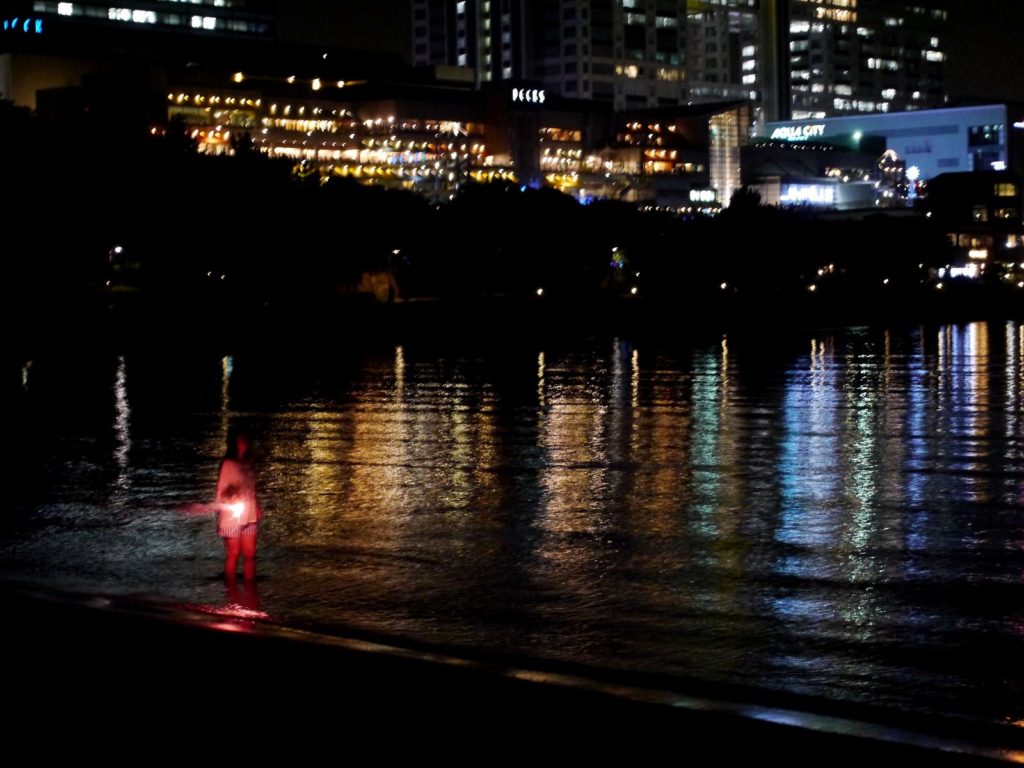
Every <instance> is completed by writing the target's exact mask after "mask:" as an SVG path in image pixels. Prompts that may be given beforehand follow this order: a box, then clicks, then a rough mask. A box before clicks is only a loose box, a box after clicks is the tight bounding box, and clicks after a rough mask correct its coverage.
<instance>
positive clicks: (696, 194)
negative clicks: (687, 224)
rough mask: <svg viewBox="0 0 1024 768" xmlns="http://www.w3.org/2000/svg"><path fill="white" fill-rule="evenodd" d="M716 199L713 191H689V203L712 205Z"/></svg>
mask: <svg viewBox="0 0 1024 768" xmlns="http://www.w3.org/2000/svg"><path fill="white" fill-rule="evenodd" d="M716 197H717V193H716V192H715V190H713V189H691V190H690V202H691V203H713V202H715V199H716Z"/></svg>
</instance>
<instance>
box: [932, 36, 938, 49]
mask: <svg viewBox="0 0 1024 768" xmlns="http://www.w3.org/2000/svg"><path fill="white" fill-rule="evenodd" d="M931 43H932V48H938V47H939V38H937V37H933V38H932V39H931Z"/></svg>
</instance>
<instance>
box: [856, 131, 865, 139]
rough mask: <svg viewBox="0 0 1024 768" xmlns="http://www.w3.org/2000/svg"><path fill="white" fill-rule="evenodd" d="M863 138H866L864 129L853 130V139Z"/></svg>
mask: <svg viewBox="0 0 1024 768" xmlns="http://www.w3.org/2000/svg"><path fill="white" fill-rule="evenodd" d="M862 138H864V132H863V131H854V132H853V140H854V141H860V140H861V139H862Z"/></svg>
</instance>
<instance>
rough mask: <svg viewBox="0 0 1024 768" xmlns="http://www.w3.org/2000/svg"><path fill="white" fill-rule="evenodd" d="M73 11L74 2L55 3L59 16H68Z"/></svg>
mask: <svg viewBox="0 0 1024 768" xmlns="http://www.w3.org/2000/svg"><path fill="white" fill-rule="evenodd" d="M74 12H75V4H74V3H57V14H58V15H60V16H70V15H71V14H72V13H74Z"/></svg>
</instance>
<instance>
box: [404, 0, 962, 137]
mask: <svg viewBox="0 0 1024 768" xmlns="http://www.w3.org/2000/svg"><path fill="white" fill-rule="evenodd" d="M946 4H947V3H946V1H945V0H561V2H540V1H539V0H538V1H531V0H515V1H512V0H414V2H413V60H414V62H415V63H417V64H435V65H436V64H445V65H450V66H459V67H464V68H466V72H467V73H468V75H467V76H468V77H470V78H471V79H473V78H475V79H476V80H477V82H486V81H488V80H518V79H522V78H529V79H532V80H536V81H538V82H541V83H543V84H544V86H545V87H546V88H548V89H549V90H551V91H553V92H555V93H558V94H561V95H563V96H566V97H571V98H581V99H595V100H603V101H610V102H612V103H613V104H614V105H615V107H616V108H617V109H626V108H639V107H654V106H664V105H669V104H684V103H691V102H699V101H722V100H735V99H749V100H750V101H752V102H753V103H754V104H755V115H754V116H755V118H756V120H757V121H758V122H765V121H773V120H780V119H786V118H788V117H790V115H791V114H792V116H794V117H797V118H803V117H818V118H820V117H824V116H827V115H835V114H843V113H849V112H863V113H869V112H889V111H900V110H911V109H925V108H934V107H939V106H941V105H943V104H944V103H945V102H946V95H945V91H944V77H943V69H944V62H945V58H946V54H945V48H944V38H945V36H946V31H947V28H946V27H947V19H948V14H947V10H946Z"/></svg>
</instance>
